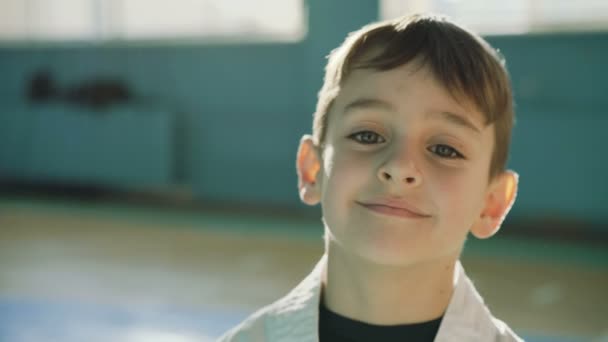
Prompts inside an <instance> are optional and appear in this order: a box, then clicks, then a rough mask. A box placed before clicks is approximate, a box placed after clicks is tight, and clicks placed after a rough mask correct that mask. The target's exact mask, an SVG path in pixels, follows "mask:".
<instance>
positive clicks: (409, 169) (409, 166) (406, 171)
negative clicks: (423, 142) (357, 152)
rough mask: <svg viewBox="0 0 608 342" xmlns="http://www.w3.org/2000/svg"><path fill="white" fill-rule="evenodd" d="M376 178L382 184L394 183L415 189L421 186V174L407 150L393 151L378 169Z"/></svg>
mask: <svg viewBox="0 0 608 342" xmlns="http://www.w3.org/2000/svg"><path fill="white" fill-rule="evenodd" d="M378 178H379V179H380V181H381V182H383V183H395V184H396V185H401V184H403V185H406V186H408V187H417V186H420V184H422V173H420V171H419V170H418V168H417V167H416V163H415V162H414V160H413V158H412V157H411V153H410V152H409V151H407V149H404V150H401V151H395V152H394V153H393V154H392V155H390V156H389V157H388V158H387V159H386V160H385V161H384V163H383V164H382V165H381V166H380V167H379V168H378Z"/></svg>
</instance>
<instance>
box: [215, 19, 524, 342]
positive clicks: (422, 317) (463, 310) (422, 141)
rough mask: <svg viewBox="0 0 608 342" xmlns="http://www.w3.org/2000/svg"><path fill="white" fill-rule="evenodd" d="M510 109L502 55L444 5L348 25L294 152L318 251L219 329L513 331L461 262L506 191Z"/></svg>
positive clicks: (314, 337)
mask: <svg viewBox="0 0 608 342" xmlns="http://www.w3.org/2000/svg"><path fill="white" fill-rule="evenodd" d="M513 116H514V114H513V106H512V94H511V88H510V82H509V78H508V75H507V72H506V69H505V67H504V63H503V61H502V59H501V58H500V56H499V55H498V54H497V52H496V51H494V50H493V49H492V48H491V47H490V46H489V45H488V43H486V42H485V41H484V40H483V39H482V38H480V37H479V36H477V35H475V34H473V33H470V32H468V31H466V30H464V29H462V28H460V27H459V26H457V25H456V24H454V23H451V22H450V21H448V20H447V19H445V18H442V17H437V16H430V15H415V16H411V17H406V18H400V19H397V20H391V21H385V22H380V23H376V24H372V25H368V26H365V27H363V28H362V29H360V30H359V31H356V32H354V33H352V34H350V35H349V36H348V37H347V39H346V40H345V42H344V43H343V44H342V45H341V46H340V47H339V48H337V49H336V50H334V51H332V53H331V54H330V56H329V60H328V63H327V67H326V74H325V79H324V85H323V87H322V89H321V91H320V92H319V99H318V103H317V109H316V112H315V114H314V122H313V135H312V136H309V135H305V136H304V137H303V138H302V140H301V142H300V147H299V149H298V154H297V161H296V166H297V171H298V180H299V182H298V187H299V192H300V198H301V200H302V201H303V202H304V203H306V204H309V205H315V204H317V203H321V207H322V211H323V223H324V225H325V254H324V255H323V257H322V258H321V260H320V261H319V263H318V264H317V266H316V267H315V269H314V270H313V271H312V273H311V274H310V275H309V276H308V277H307V278H306V279H305V280H304V281H303V282H302V283H300V285H298V286H297V287H296V288H295V289H294V290H292V292H291V293H289V294H288V295H287V296H285V297H284V298H282V299H280V300H279V301H277V302H276V303H274V304H272V305H271V306H268V307H265V308H263V309H261V310H259V311H258V312H256V313H254V314H253V315H252V316H251V317H250V318H249V319H247V320H246V321H245V322H243V323H242V324H241V325H239V326H238V327H236V328H234V329H233V330H231V331H229V332H227V333H226V334H225V335H224V336H223V337H222V338H220V340H221V341H318V340H321V341H467V342H471V341H484V342H486V341H521V339H520V338H518V337H517V336H516V335H515V334H514V333H513V332H512V331H511V330H510V329H509V328H508V327H507V326H506V325H505V324H504V323H503V322H501V321H499V320H497V319H495V318H494V317H493V316H492V315H491V313H490V312H489V310H488V309H487V308H486V306H485V305H484V304H483V300H482V298H481V297H480V296H479V294H478V293H477V292H476V290H475V288H474V287H473V285H472V283H471V281H470V280H469V279H468V278H467V276H466V274H465V273H464V270H463V268H462V266H461V264H460V262H459V257H460V253H461V251H462V248H463V245H464V241H465V239H466V236H467V234H468V233H469V232H471V233H472V234H473V235H474V236H476V237H477V238H481V239H484V238H488V237H490V236H492V235H493V234H495V233H496V231H497V230H498V229H499V227H500V225H501V223H502V221H503V219H504V217H505V216H506V214H507V213H508V211H509V210H510V208H511V206H512V204H513V202H514V200H515V194H516V191H517V179H518V178H517V174H515V173H514V172H512V171H508V170H506V169H505V165H506V161H507V156H508V146H509V142H510V136H511V128H512V125H513Z"/></svg>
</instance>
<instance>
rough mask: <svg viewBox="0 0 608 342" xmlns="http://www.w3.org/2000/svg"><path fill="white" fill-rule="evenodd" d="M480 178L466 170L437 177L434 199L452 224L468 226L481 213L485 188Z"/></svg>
mask: <svg viewBox="0 0 608 342" xmlns="http://www.w3.org/2000/svg"><path fill="white" fill-rule="evenodd" d="M479 177H480V176H479V175H477V174H475V173H471V172H467V171H466V170H451V171H447V172H442V173H439V174H438V175H436V179H437V182H435V184H436V187H435V189H434V198H435V199H436V200H437V201H438V202H437V204H438V206H439V207H440V210H441V211H442V212H443V214H444V215H443V216H444V219H447V220H450V224H456V223H458V224H461V225H465V226H467V228H468V226H469V225H470V224H472V222H473V221H474V219H475V218H476V217H477V215H478V214H479V213H480V212H481V205H482V203H483V187H482V185H483V184H482V182H480V181H479V179H480V178H479Z"/></svg>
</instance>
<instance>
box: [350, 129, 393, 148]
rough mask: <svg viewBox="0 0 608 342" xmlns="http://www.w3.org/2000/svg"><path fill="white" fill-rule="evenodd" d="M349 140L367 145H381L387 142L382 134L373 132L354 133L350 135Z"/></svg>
mask: <svg viewBox="0 0 608 342" xmlns="http://www.w3.org/2000/svg"><path fill="white" fill-rule="evenodd" d="M348 138H349V139H352V140H355V141H356V142H358V143H361V144H365V145H372V144H381V143H383V142H385V141H386V140H384V138H383V137H382V136H381V135H380V134H378V133H375V132H372V131H361V132H357V133H353V134H351V135H349V136H348Z"/></svg>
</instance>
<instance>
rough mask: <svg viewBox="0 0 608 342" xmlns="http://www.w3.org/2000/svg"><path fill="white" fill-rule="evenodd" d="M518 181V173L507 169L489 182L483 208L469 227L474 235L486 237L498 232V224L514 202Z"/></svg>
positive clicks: (480, 237) (481, 237)
mask: <svg viewBox="0 0 608 342" xmlns="http://www.w3.org/2000/svg"><path fill="white" fill-rule="evenodd" d="M518 182H519V175H518V174H517V173H515V172H513V171H510V170H507V171H505V172H503V173H501V174H500V175H498V176H497V177H496V178H495V179H494V180H493V181H492V182H491V183H490V186H489V187H488V192H487V194H486V199H485V204H484V208H483V210H482V212H481V215H480V217H479V218H478V219H477V221H476V222H475V223H474V224H473V227H472V228H471V233H472V234H473V235H474V236H475V237H477V238H479V239H487V238H489V237H491V236H492V235H494V234H496V232H498V230H499V229H500V225H501V224H502V222H503V220H504V219H505V217H506V216H507V214H508V213H509V210H511V207H512V206H513V203H515V197H516V196H517V184H518Z"/></svg>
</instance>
